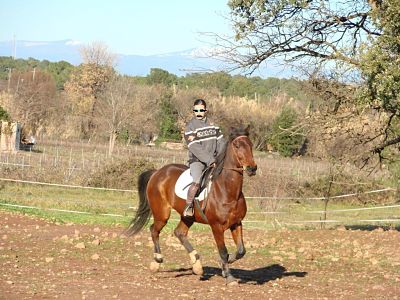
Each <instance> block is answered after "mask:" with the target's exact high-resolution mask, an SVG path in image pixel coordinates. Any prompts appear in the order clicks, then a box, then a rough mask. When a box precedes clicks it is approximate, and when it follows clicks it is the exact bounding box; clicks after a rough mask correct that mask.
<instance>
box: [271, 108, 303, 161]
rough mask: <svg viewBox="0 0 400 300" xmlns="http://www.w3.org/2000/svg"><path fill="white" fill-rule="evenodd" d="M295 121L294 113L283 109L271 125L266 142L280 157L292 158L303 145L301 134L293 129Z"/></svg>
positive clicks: (295, 114)
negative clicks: (267, 141)
mask: <svg viewBox="0 0 400 300" xmlns="http://www.w3.org/2000/svg"><path fill="white" fill-rule="evenodd" d="M297 121H298V116H297V113H296V111H295V110H294V109H293V108H291V107H285V108H283V110H282V112H281V113H280V114H279V115H278V116H277V117H276V119H275V121H274V122H273V124H272V128H271V132H270V133H269V137H268V140H269V142H270V144H271V145H272V147H273V148H274V149H275V150H276V151H278V152H279V154H281V155H282V156H293V155H294V154H296V153H298V152H299V150H300V148H301V147H302V145H303V144H304V141H305V137H304V135H303V132H302V131H298V130H296V129H295V127H296V125H297Z"/></svg>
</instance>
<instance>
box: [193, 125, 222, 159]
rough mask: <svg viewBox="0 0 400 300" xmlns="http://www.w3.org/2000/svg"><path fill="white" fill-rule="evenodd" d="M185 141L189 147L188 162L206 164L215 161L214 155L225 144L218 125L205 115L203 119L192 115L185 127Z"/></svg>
mask: <svg viewBox="0 0 400 300" xmlns="http://www.w3.org/2000/svg"><path fill="white" fill-rule="evenodd" d="M190 137H192V138H190ZM185 141H186V143H187V145H188V148H189V163H192V162H196V161H200V162H202V163H204V164H206V165H207V166H209V165H211V164H212V163H213V162H215V158H216V156H217V155H218V154H219V153H220V152H221V151H222V150H223V149H224V146H225V140H224V138H223V134H222V133H221V131H220V129H219V127H218V126H215V125H213V124H212V122H210V121H209V120H208V118H207V117H206V118H204V119H203V120H198V119H196V118H195V117H194V118H193V119H191V120H190V121H189V123H188V124H187V125H186V128H185Z"/></svg>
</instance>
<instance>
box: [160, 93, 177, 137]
mask: <svg viewBox="0 0 400 300" xmlns="http://www.w3.org/2000/svg"><path fill="white" fill-rule="evenodd" d="M160 105H161V110H160V118H159V120H160V139H162V140H171V141H180V140H181V132H180V129H179V127H178V126H177V122H178V111H177V110H176V109H175V108H174V107H173V105H172V102H171V95H165V96H164V97H163V98H162V99H161V103H160Z"/></svg>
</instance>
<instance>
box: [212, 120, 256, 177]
mask: <svg viewBox="0 0 400 300" xmlns="http://www.w3.org/2000/svg"><path fill="white" fill-rule="evenodd" d="M242 135H245V136H249V127H244V126H239V127H237V128H236V127H231V130H230V133H229V138H228V141H226V142H225V145H224V146H223V150H222V151H221V153H219V154H218V155H217V157H216V167H215V170H214V173H213V180H215V179H217V177H218V176H219V175H220V174H221V172H222V169H223V166H224V162H225V157H226V151H227V149H228V145H229V144H230V143H232V141H233V140H234V139H235V138H237V137H239V136H242Z"/></svg>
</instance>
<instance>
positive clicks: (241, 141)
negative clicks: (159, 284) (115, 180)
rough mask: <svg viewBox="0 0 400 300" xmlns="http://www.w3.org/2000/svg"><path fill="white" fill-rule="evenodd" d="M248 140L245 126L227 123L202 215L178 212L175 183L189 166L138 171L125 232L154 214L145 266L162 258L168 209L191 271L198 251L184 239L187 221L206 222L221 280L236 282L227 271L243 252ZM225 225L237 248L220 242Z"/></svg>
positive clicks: (251, 164) (199, 270) (252, 166)
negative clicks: (176, 218)
mask: <svg viewBox="0 0 400 300" xmlns="http://www.w3.org/2000/svg"><path fill="white" fill-rule="evenodd" d="M252 147H253V145H252V142H251V141H250V139H249V127H247V128H243V127H240V128H231V133H230V136H229V140H228V141H227V142H226V145H225V149H224V150H223V151H222V153H221V155H219V157H217V162H216V166H215V171H214V175H213V181H212V186H211V190H210V191H209V194H208V198H207V205H206V208H205V210H204V215H205V216H206V218H205V219H204V218H203V217H202V215H201V213H200V212H199V210H198V209H195V214H194V216H193V217H190V218H188V217H183V216H182V214H183V210H184V207H185V204H186V202H185V200H184V199H182V198H179V197H178V196H177V195H176V194H175V189H174V187H175V183H176V181H177V179H178V178H179V176H180V175H181V174H182V172H183V171H185V170H186V169H187V168H188V167H187V166H186V165H182V164H168V165H166V166H164V167H162V168H160V169H158V170H148V171H145V172H143V173H142V174H140V176H139V179H138V192H139V207H138V210H137V212H136V215H135V217H134V219H133V220H132V221H131V223H130V225H129V227H128V228H127V230H126V234H127V235H134V234H136V233H138V232H139V231H140V230H141V229H142V228H143V227H144V226H145V225H146V224H147V222H148V221H149V219H150V217H151V215H153V224H152V225H151V226H150V232H151V237H152V240H153V243H154V261H153V262H152V263H151V265H150V269H151V270H152V271H158V269H159V267H160V264H161V263H162V262H163V256H162V254H161V249H160V243H159V235H160V232H161V230H162V229H163V227H164V226H165V225H166V224H167V222H168V219H169V217H170V215H171V208H173V209H175V210H176V211H177V212H178V213H179V214H180V215H181V219H180V222H179V224H178V225H177V227H176V228H175V230H174V234H175V236H176V237H177V238H178V239H179V241H180V242H181V244H182V245H183V246H184V247H185V249H186V251H187V252H188V253H189V257H190V260H191V263H192V270H193V272H194V273H195V274H197V275H202V274H203V267H202V264H201V261H200V256H199V254H198V253H197V252H196V250H194V249H193V246H192V245H191V243H190V242H189V240H188V238H187V234H188V231H189V228H190V226H192V225H193V223H194V222H198V223H203V224H206V222H207V221H208V224H209V225H210V227H211V230H212V233H213V235H214V239H215V242H216V244H217V247H218V252H219V255H220V257H221V269H222V276H223V277H224V278H226V284H229V283H235V282H237V280H236V278H235V277H233V276H232V274H231V272H230V270H229V264H230V263H233V262H234V261H236V260H238V259H240V258H242V257H243V256H244V254H245V252H246V250H245V247H244V244H243V235H242V220H243V219H244V217H245V215H246V211H247V207H246V201H245V198H244V195H243V192H242V186H243V173H244V171H246V173H247V174H248V175H249V176H253V175H255V174H256V170H257V165H256V163H255V161H254V157H253V150H252ZM227 229H230V230H231V233H232V237H233V240H234V242H235V244H236V247H237V251H236V253H235V254H228V250H227V248H226V246H225V240H224V232H225V231H226V230H227Z"/></svg>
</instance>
